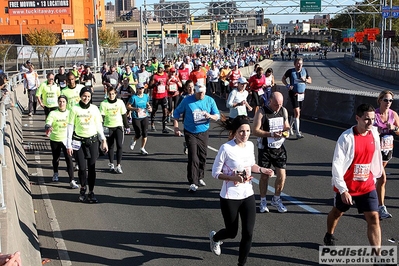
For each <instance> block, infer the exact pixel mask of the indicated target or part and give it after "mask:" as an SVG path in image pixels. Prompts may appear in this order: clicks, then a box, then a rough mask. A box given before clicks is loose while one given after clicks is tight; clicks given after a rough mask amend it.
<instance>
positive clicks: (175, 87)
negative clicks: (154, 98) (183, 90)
mask: <svg viewBox="0 0 399 266" xmlns="http://www.w3.org/2000/svg"><path fill="white" fill-rule="evenodd" d="M169 91H170V92H175V91H177V84H170V85H169Z"/></svg>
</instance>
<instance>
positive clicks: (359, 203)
mask: <svg viewBox="0 0 399 266" xmlns="http://www.w3.org/2000/svg"><path fill="white" fill-rule="evenodd" d="M374 120H375V109H374V107H373V106H372V105H370V104H361V105H360V106H358V107H357V109H356V121H357V125H356V126H354V127H352V128H350V129H348V130H346V131H345V132H344V133H342V134H341V136H340V137H339V139H338V141H337V144H336V146H335V151H334V157H333V162H332V176H333V177H332V184H333V186H334V191H335V192H336V194H335V199H334V207H333V208H332V210H331V211H330V213H329V214H328V217H327V233H326V235H325V236H324V244H325V245H326V246H334V245H335V241H336V239H335V237H334V236H333V234H334V231H335V228H336V227H337V224H338V221H339V219H340V218H341V217H342V215H343V214H344V212H346V211H347V210H349V208H350V207H351V205H353V204H354V202H356V207H357V209H358V211H359V213H364V217H365V218H366V222H367V236H368V239H369V242H370V245H371V246H375V247H380V246H381V228H380V220H379V216H378V199H377V192H376V188H375V184H374V178H379V177H380V176H381V173H382V171H383V167H382V156H381V148H380V139H379V133H378V130H377V128H376V127H374V126H373V124H374Z"/></svg>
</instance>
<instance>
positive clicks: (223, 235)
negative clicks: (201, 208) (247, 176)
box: [213, 195, 256, 265]
mask: <svg viewBox="0 0 399 266" xmlns="http://www.w3.org/2000/svg"><path fill="white" fill-rule="evenodd" d="M220 208H221V210H222V215H223V219H224V225H225V226H226V228H225V229H221V230H219V232H217V233H216V235H214V236H213V240H214V241H221V240H224V239H227V238H235V237H236V235H237V232H238V214H240V217H241V223H242V233H241V242H240V249H239V257H238V265H245V263H246V261H247V258H248V254H249V251H250V249H251V246H252V233H253V231H254V226H255V216H256V204H255V196H254V195H252V196H250V197H248V198H245V199H242V200H231V199H224V198H220Z"/></svg>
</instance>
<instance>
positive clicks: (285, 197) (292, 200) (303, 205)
mask: <svg viewBox="0 0 399 266" xmlns="http://www.w3.org/2000/svg"><path fill="white" fill-rule="evenodd" d="M316 123H317V122H316ZM319 124H321V123H319ZM166 128H167V129H168V130H170V131H172V132H173V131H174V130H172V129H171V128H170V127H168V126H167V127H166ZM208 149H210V150H211V151H214V152H216V153H218V151H219V150H218V149H215V148H214V147H212V146H208ZM272 177H275V176H272ZM252 182H254V183H255V184H257V185H259V180H258V179H256V178H253V179H252ZM267 189H268V190H269V191H270V192H272V193H274V191H275V189H274V187H272V186H268V187H267ZM281 196H282V197H284V199H286V200H287V201H289V202H291V203H293V204H295V205H298V206H299V207H300V208H302V209H304V210H305V211H308V212H310V213H313V214H320V213H321V212H320V211H318V210H316V209H315V208H312V207H310V206H309V205H306V204H305V203H303V202H302V201H300V200H297V199H296V198H294V197H291V196H290V195H288V194H285V193H283V192H281Z"/></svg>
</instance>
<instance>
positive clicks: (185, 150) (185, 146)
mask: <svg viewBox="0 0 399 266" xmlns="http://www.w3.org/2000/svg"><path fill="white" fill-rule="evenodd" d="M183 147H184V149H183V153H184V154H188V148H187V145H186V143H185V142H183Z"/></svg>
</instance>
